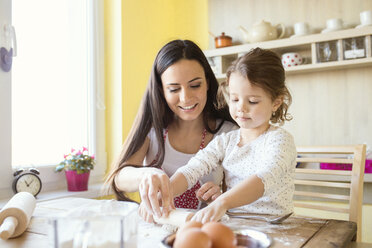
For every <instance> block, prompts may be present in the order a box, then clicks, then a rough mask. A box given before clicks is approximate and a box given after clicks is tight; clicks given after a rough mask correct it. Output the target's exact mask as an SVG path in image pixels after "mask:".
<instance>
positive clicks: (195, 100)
mask: <svg viewBox="0 0 372 248" xmlns="http://www.w3.org/2000/svg"><path fill="white" fill-rule="evenodd" d="M161 81H162V84H163V91H164V97H165V100H166V102H167V104H168V106H169V108H170V109H171V110H172V111H173V112H174V113H175V114H176V115H177V116H178V118H180V119H182V120H185V121H191V120H195V119H197V118H198V117H200V116H201V113H202V112H203V109H204V107H205V104H206V103H207V91H208V83H207V80H206V78H205V73H204V69H203V67H202V66H201V65H200V64H199V62H197V61H196V60H187V59H182V60H180V61H178V62H176V63H175V64H173V65H171V66H170V67H168V68H167V69H166V70H165V71H164V73H163V74H162V75H161Z"/></svg>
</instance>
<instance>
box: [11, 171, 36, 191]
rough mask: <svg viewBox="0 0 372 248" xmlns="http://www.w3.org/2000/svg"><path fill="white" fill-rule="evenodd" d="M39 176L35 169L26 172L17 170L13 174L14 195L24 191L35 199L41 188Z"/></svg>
mask: <svg viewBox="0 0 372 248" xmlns="http://www.w3.org/2000/svg"><path fill="white" fill-rule="evenodd" d="M39 174H40V172H39V171H38V170H37V169H35V168H30V169H28V170H25V169H19V170H17V171H16V172H14V174H13V176H14V180H13V191H14V193H18V192H24V191H25V192H29V193H31V194H32V195H33V196H35V197H36V196H37V195H38V194H39V193H40V190H41V186H42V184H41V180H40V177H39Z"/></svg>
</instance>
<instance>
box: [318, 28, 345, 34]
mask: <svg viewBox="0 0 372 248" xmlns="http://www.w3.org/2000/svg"><path fill="white" fill-rule="evenodd" d="M343 29H344V28H335V29H328V28H326V29H323V30H322V34H325V33H329V32H334V31H339V30H343Z"/></svg>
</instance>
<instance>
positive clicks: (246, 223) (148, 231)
mask: <svg viewBox="0 0 372 248" xmlns="http://www.w3.org/2000/svg"><path fill="white" fill-rule="evenodd" d="M97 201H99V200H93V199H85V198H73V197H70V198H61V199H56V200H51V201H45V202H39V203H37V205H36V208H35V211H34V214H33V217H32V219H31V222H30V226H29V228H28V229H27V231H26V232H25V233H24V234H23V235H22V236H20V237H18V238H15V239H10V240H7V241H3V240H0V247H2V248H15V247H19V248H47V247H49V246H48V244H49V241H48V231H50V230H51V226H50V225H49V224H48V218H49V217H55V216H56V215H58V214H60V213H63V212H66V211H67V210H71V209H74V208H78V207H81V206H83V205H84V204H87V205H91V204H95V203H97ZM224 223H225V224H226V225H228V226H230V227H231V228H234V229H236V228H249V229H255V230H258V231H261V232H264V233H266V234H268V235H269V236H270V237H271V238H272V240H273V244H272V247H274V248H276V247H278V248H279V247H291V248H294V247H348V246H349V245H350V242H351V240H352V238H353V237H354V235H355V234H356V224H355V223H353V222H349V221H339V220H326V219H316V218H301V217H296V216H291V217H290V218H288V219H287V220H286V221H285V222H284V223H282V224H279V225H278V224H277V225H274V224H269V223H267V222H265V221H262V220H253V219H249V220H248V219H237V218H230V219H229V220H226V221H224ZM169 234H170V232H169V231H167V230H166V229H164V228H162V227H161V226H159V225H155V224H150V223H146V222H144V221H143V220H140V221H139V228H138V245H137V247H139V248H145V247H157V246H159V245H160V242H161V240H162V239H163V238H164V237H165V236H167V235H169ZM353 245H354V246H353V247H358V245H357V244H353Z"/></svg>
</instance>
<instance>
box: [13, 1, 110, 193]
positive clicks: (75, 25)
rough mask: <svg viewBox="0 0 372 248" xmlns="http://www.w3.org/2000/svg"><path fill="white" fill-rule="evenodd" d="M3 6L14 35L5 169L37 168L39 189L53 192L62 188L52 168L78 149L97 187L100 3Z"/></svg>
mask: <svg viewBox="0 0 372 248" xmlns="http://www.w3.org/2000/svg"><path fill="white" fill-rule="evenodd" d="M11 4H12V24H13V26H14V27H15V29H16V33H17V56H16V57H14V58H13V67H12V73H11V75H12V76H11V81H12V82H11V87H12V94H11V105H12V106H11V109H12V127H11V129H12V132H11V143H12V145H11V147H12V157H11V161H12V162H11V163H12V167H13V168H15V167H30V166H32V167H37V168H38V169H39V170H40V171H41V178H42V179H44V180H43V186H44V187H43V188H44V189H45V188H46V187H45V186H47V188H48V184H49V186H50V187H49V189H53V188H56V187H58V185H59V184H62V183H64V182H62V179H63V177H61V175H58V174H55V173H53V168H54V166H55V165H56V164H57V163H59V162H60V161H61V160H62V159H63V154H64V153H67V152H69V151H70V149H71V148H79V147H82V146H85V147H88V149H89V151H90V153H93V154H95V155H96V158H97V166H96V168H95V170H94V171H93V173H92V175H93V177H94V176H95V177H96V178H97V179H98V178H99V179H102V176H103V174H104V171H105V168H106V164H105V161H106V158H105V143H104V105H103V65H101V63H98V62H99V61H101V60H102V59H103V56H102V50H103V49H102V47H103V44H102V42H101V41H103V37H102V36H103V31H102V27H103V15H102V14H101V12H100V11H102V10H103V7H102V6H99V5H100V4H102V1H98V0H94V1H92V0H57V1H50V0H32V1H28V0H23V1H22V0H17V1H12V2H11ZM101 57H102V58H101ZM58 180H60V182H59V181H58ZM94 180H95V179H92V180H91V181H94Z"/></svg>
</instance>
